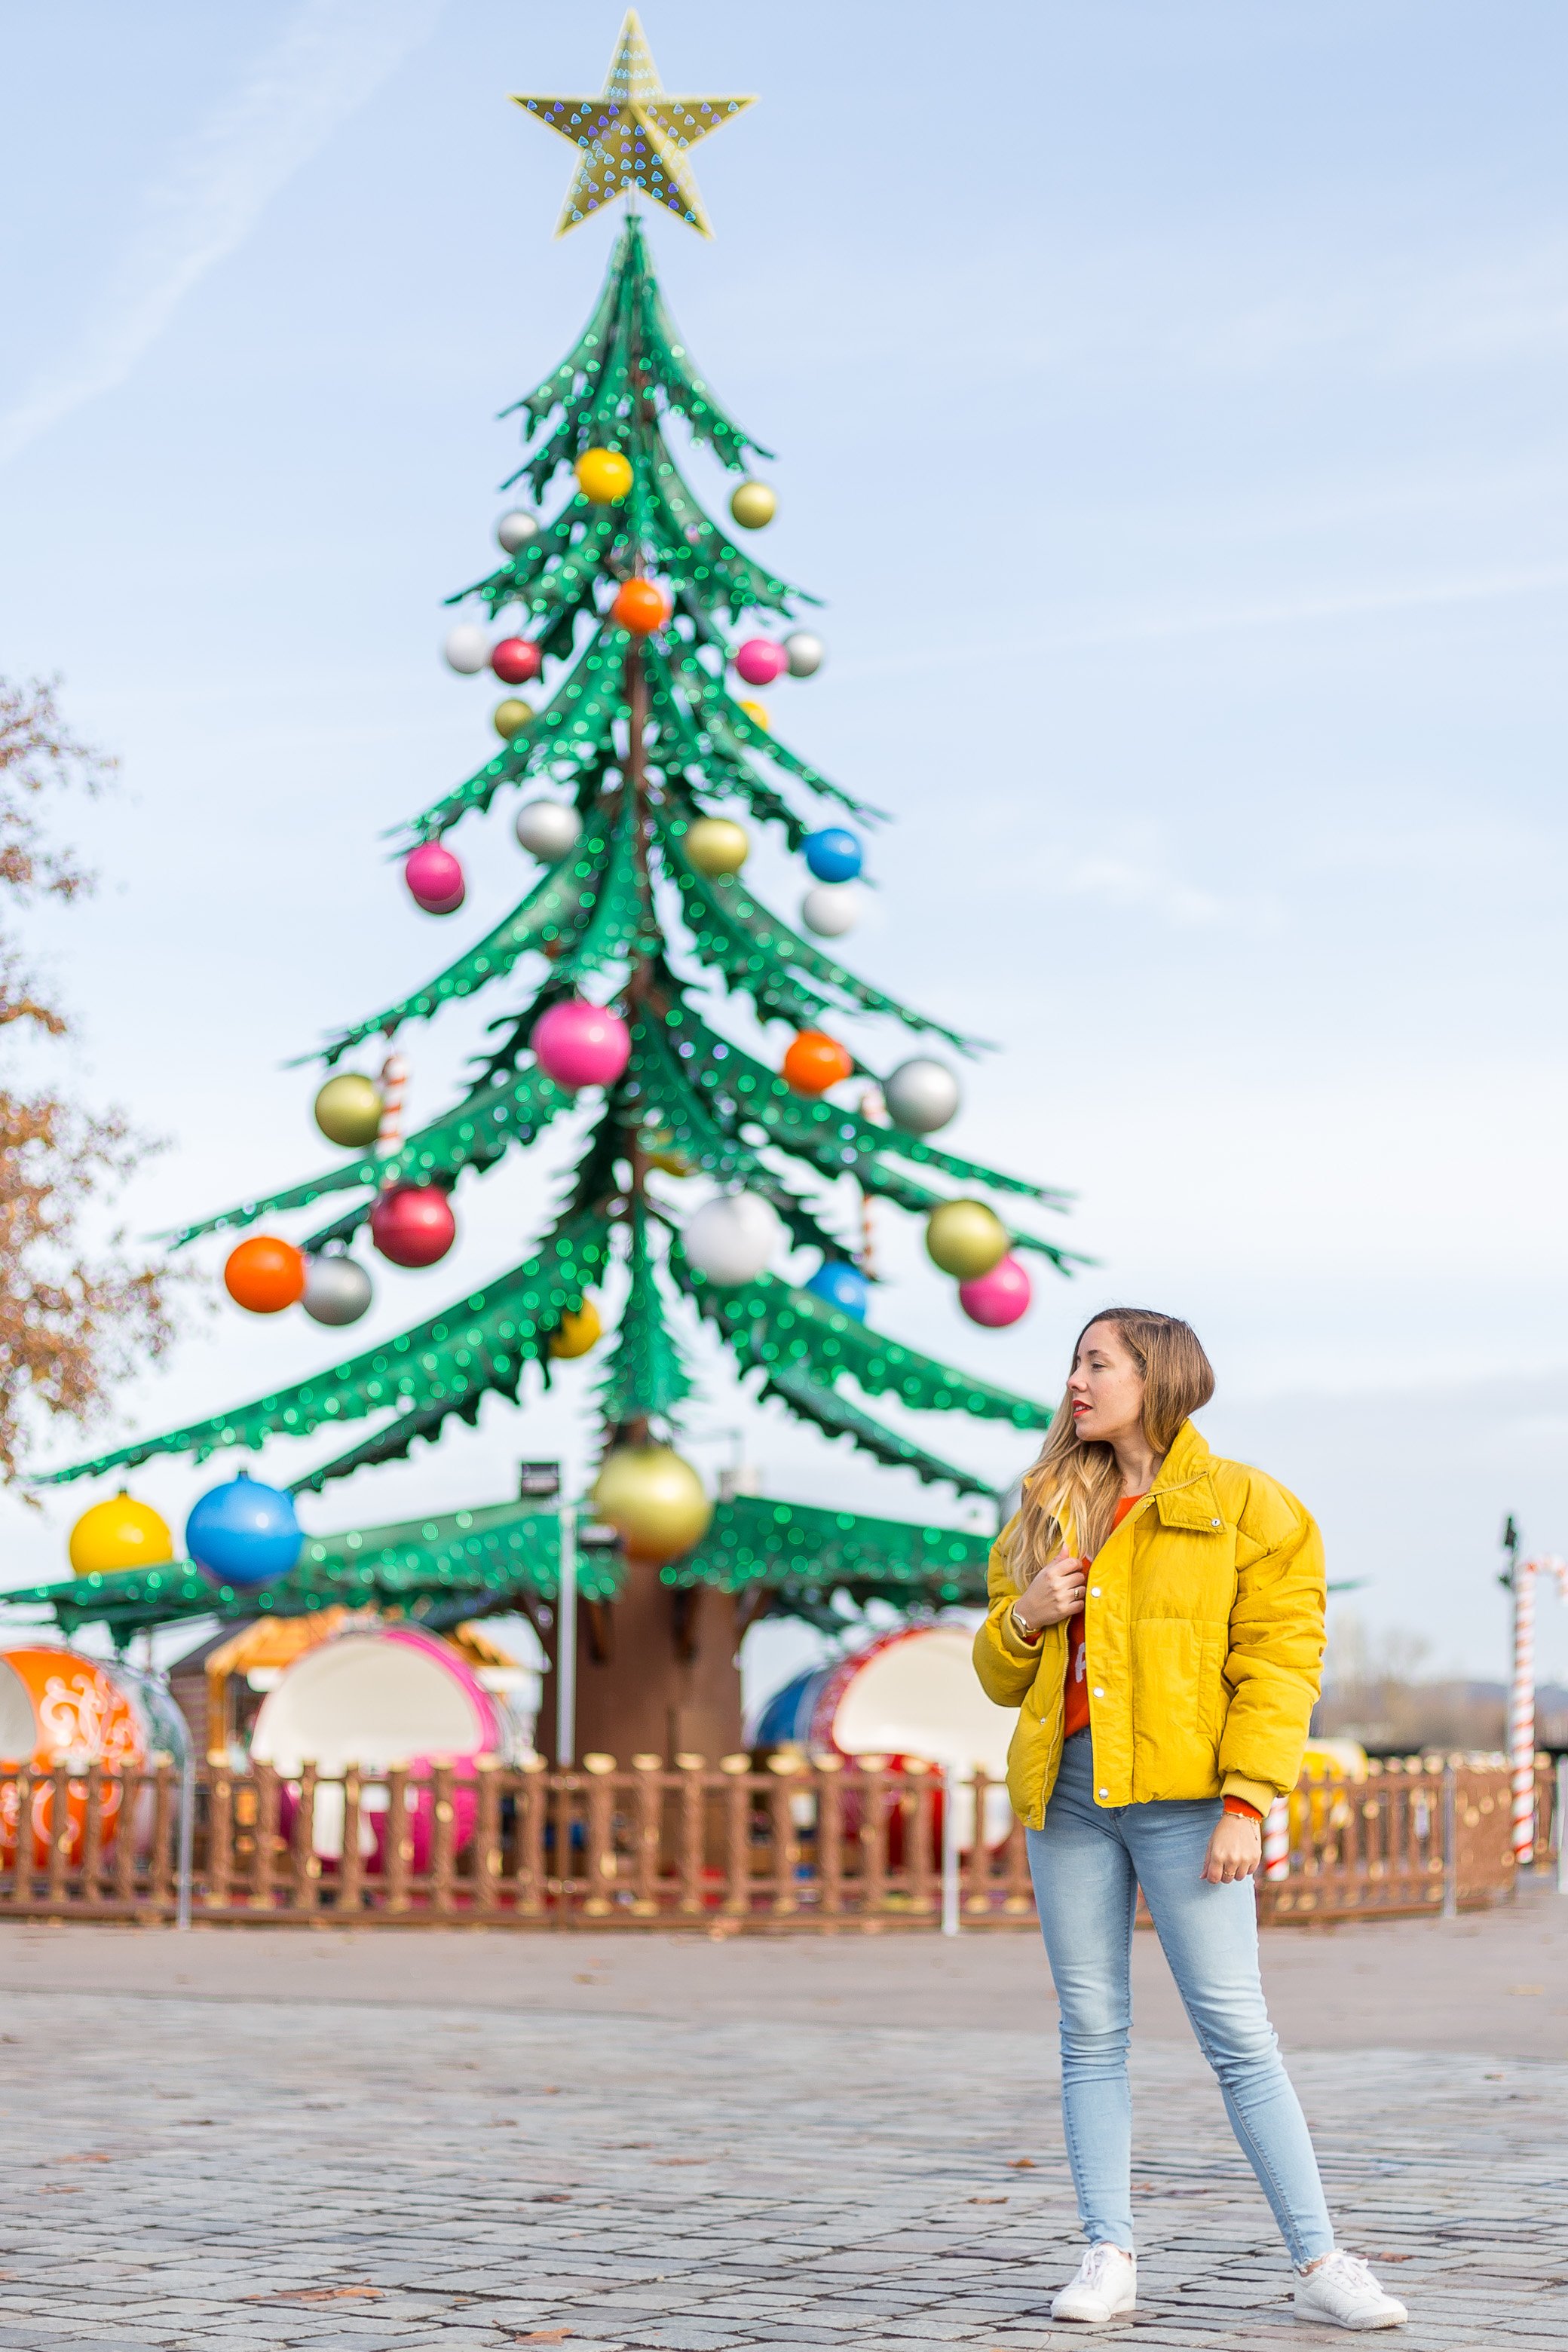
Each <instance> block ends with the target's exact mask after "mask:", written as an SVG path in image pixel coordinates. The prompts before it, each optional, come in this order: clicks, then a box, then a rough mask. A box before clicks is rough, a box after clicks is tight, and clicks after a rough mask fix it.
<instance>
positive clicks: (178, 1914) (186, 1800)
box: [174, 1747, 196, 1929]
mask: <svg viewBox="0 0 1568 2352" xmlns="http://www.w3.org/2000/svg"><path fill="white" fill-rule="evenodd" d="M195 1838H196V1766H195V1758H194V1757H193V1756H192V1754H191V1751H190V1748H189V1747H187V1748H186V1749H185V1753H184V1759H182V1761H181V1765H180V1862H179V1874H178V1878H177V1881H176V1900H175V1911H174V1926H175V1927H176V1928H182V1929H183V1928H185V1927H189V1926H190V1924H191V1864H192V1857H193V1855H194V1853H195Z"/></svg>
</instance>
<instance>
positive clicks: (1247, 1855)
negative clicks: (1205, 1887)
mask: <svg viewBox="0 0 1568 2352" xmlns="http://www.w3.org/2000/svg"><path fill="white" fill-rule="evenodd" d="M1262 1859H1263V1824H1262V1822H1249V1821H1248V1820H1247V1816H1246V1815H1245V1814H1244V1813H1222V1814H1221V1815H1220V1817H1219V1819H1218V1821H1217V1822H1215V1831H1214V1835H1213V1837H1211V1838H1210V1840H1209V1850H1208V1852H1207V1853H1206V1854H1205V1856H1204V1876H1205V1878H1206V1879H1207V1880H1208V1882H1209V1885H1211V1886H1227V1885H1229V1884H1230V1881H1231V1880H1232V1879H1233V1878H1250V1877H1251V1875H1252V1874H1253V1872H1254V1871H1255V1870H1256V1869H1257V1867H1258V1864H1259V1863H1260V1862H1261V1861H1262Z"/></svg>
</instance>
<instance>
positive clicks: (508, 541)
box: [496, 507, 539, 555]
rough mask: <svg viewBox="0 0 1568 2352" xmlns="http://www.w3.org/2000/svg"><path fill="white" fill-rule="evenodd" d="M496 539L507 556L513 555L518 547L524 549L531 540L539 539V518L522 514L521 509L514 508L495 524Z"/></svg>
mask: <svg viewBox="0 0 1568 2352" xmlns="http://www.w3.org/2000/svg"><path fill="white" fill-rule="evenodd" d="M496 537H497V539H498V540H499V541H500V543H501V545H502V547H504V548H505V550H506V551H507V553H508V554H509V555H515V554H516V553H517V551H518V549H519V548H520V547H526V546H527V545H528V543H529V541H531V540H534V539H537V538H538V537H539V517H538V516H537V515H531V514H524V513H523V511H522V509H521V507H519V508H514V509H513V510H512V512H511V513H510V514H503V515H502V517H501V519H500V522H498V523H497V525H496Z"/></svg>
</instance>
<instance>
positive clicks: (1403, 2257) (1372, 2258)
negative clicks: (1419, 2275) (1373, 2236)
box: [1367, 2253, 1415, 2263]
mask: <svg viewBox="0 0 1568 2352" xmlns="http://www.w3.org/2000/svg"><path fill="white" fill-rule="evenodd" d="M1367 2260H1368V2262H1369V2263H1413V2262H1414V2261H1415V2255H1414V2254H1389V2253H1383V2254H1369V2255H1368V2256H1367Z"/></svg>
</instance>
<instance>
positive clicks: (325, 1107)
mask: <svg viewBox="0 0 1568 2352" xmlns="http://www.w3.org/2000/svg"><path fill="white" fill-rule="evenodd" d="M316 1125H317V1126H318V1127H319V1128H320V1129H321V1133H322V1134H323V1135H324V1136H325V1137H326V1139H327V1141H328V1142H329V1143H341V1144H342V1146H343V1147H344V1149H345V1150H363V1148H364V1146H365V1145H366V1144H367V1143H374V1141H375V1139H376V1137H377V1136H378V1135H379V1134H380V1133H381V1088H380V1087H378V1086H377V1085H376V1083H375V1080H374V1078H367V1077H364V1076H362V1074H361V1073H360V1072H359V1071H358V1070H343V1071H341V1072H340V1073H339V1075H338V1076H336V1077H335V1078H329V1079H328V1080H327V1083H326V1085H325V1086H324V1087H322V1088H321V1093H320V1094H319V1095H318V1096H317V1097H316Z"/></svg>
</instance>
